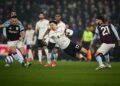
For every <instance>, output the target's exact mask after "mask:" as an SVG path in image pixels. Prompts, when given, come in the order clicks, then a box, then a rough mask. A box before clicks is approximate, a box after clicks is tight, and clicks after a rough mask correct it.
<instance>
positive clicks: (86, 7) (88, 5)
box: [0, 0, 120, 38]
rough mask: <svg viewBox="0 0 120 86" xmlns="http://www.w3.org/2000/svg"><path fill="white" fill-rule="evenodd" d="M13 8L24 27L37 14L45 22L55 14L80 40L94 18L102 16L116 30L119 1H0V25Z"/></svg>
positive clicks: (119, 14) (118, 16)
mask: <svg viewBox="0 0 120 86" xmlns="http://www.w3.org/2000/svg"><path fill="white" fill-rule="evenodd" d="M13 9H15V10H16V11H17V15H18V18H19V19H20V20H21V21H22V23H23V24H24V25H25V26H26V25H27V24H28V23H31V24H33V26H34V25H35V23H36V21H37V20H38V14H39V12H41V11H43V12H44V13H46V15H47V18H48V19H52V18H54V14H55V13H56V12H59V13H61V15H62V20H63V21H64V22H65V23H66V24H68V25H69V27H70V28H71V29H73V31H74V33H75V34H74V37H75V38H79V37H81V36H82V32H83V31H84V30H85V29H86V27H87V26H88V25H89V24H94V17H95V16H96V15H103V16H104V17H105V18H106V19H107V20H108V22H112V23H113V24H114V25H115V26H117V27H119V25H120V1H119V0H0V23H3V22H5V21H6V20H7V19H8V18H9V14H10V12H11V10H13Z"/></svg>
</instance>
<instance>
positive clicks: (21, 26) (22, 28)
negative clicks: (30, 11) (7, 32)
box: [18, 20, 25, 31]
mask: <svg viewBox="0 0 120 86" xmlns="http://www.w3.org/2000/svg"><path fill="white" fill-rule="evenodd" d="M18 25H19V26H20V31H24V30H25V29H24V26H23V24H22V23H21V21H19V20H18Z"/></svg>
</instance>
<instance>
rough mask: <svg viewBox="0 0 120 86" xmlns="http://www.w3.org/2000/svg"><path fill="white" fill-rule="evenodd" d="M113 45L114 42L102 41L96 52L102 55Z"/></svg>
mask: <svg viewBox="0 0 120 86" xmlns="http://www.w3.org/2000/svg"><path fill="white" fill-rule="evenodd" d="M114 47H115V44H106V43H102V44H101V46H100V47H99V48H98V50H97V52H99V53H102V54H103V55H105V54H106V53H107V52H109V51H110V50H111V49H113V48H114Z"/></svg>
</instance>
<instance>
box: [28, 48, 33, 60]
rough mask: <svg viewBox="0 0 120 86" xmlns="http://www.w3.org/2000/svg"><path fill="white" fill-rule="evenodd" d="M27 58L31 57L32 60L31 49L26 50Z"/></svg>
mask: <svg viewBox="0 0 120 86" xmlns="http://www.w3.org/2000/svg"><path fill="white" fill-rule="evenodd" d="M28 58H32V60H33V54H32V50H31V49H29V50H28Z"/></svg>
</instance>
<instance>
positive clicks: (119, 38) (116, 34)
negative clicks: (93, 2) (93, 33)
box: [111, 24, 120, 40]
mask: <svg viewBox="0 0 120 86" xmlns="http://www.w3.org/2000/svg"><path fill="white" fill-rule="evenodd" d="M111 29H112V31H113V33H114V34H115V36H116V38H117V40H120V37H119V35H118V32H117V30H116V29H115V27H114V26H113V25H112V24H111Z"/></svg>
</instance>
